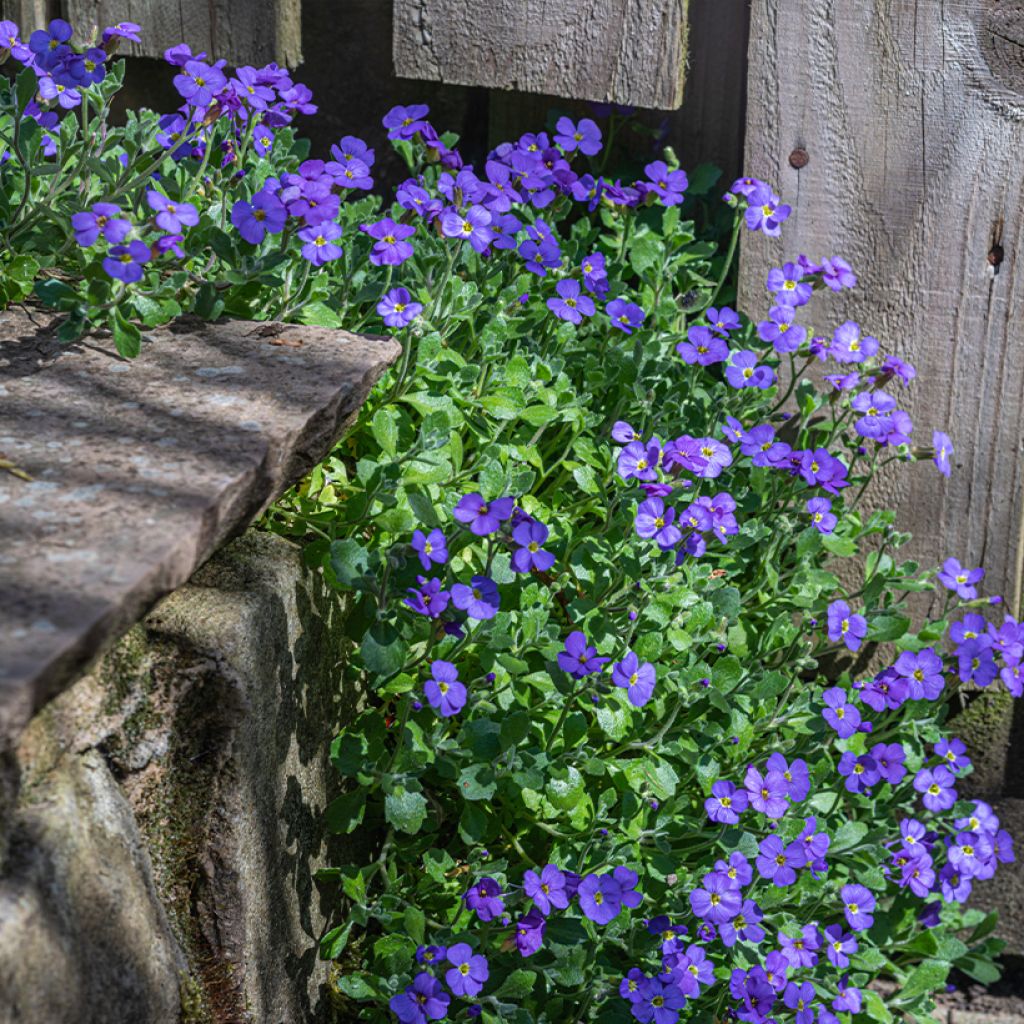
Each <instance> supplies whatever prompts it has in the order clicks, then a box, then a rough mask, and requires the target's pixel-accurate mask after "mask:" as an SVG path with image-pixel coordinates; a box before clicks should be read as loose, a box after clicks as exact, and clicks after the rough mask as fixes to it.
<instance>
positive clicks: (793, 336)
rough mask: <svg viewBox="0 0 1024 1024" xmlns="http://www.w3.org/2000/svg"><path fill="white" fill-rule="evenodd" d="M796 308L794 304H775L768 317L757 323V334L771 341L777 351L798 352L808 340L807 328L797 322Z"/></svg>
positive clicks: (762, 338) (764, 339) (763, 339)
mask: <svg viewBox="0 0 1024 1024" xmlns="http://www.w3.org/2000/svg"><path fill="white" fill-rule="evenodd" d="M795 319H796V310H795V308H794V307H793V306H775V307H774V308H773V309H772V310H771V311H770V312H769V313H768V319H767V320H762V321H761V322H760V323H759V324H758V325H757V336H758V337H759V338H760V339H761V340H762V341H770V342H771V343H772V345H773V346H774V347H775V351H776V352H781V353H787V352H796V350H797V349H798V348H800V346H801V345H802V344H803V343H804V342H805V341H806V340H807V329H806V328H805V327H801V326H800V325H799V324H795V323H794V322H793V321H794V320H795Z"/></svg>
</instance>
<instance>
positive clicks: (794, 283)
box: [767, 263, 814, 306]
mask: <svg viewBox="0 0 1024 1024" xmlns="http://www.w3.org/2000/svg"><path fill="white" fill-rule="evenodd" d="M803 277H804V275H803V271H802V270H801V268H800V267H799V266H797V264H795V263H784V264H783V265H782V266H781V267H773V268H772V269H771V270H769V271H768V282H767V286H768V291H770V292H771V293H772V295H773V296H774V297H775V301H776V302H777V303H778V304H779V305H780V306H803V305H806V304H807V303H808V302H810V300H811V296H812V295H813V294H814V288H813V287H812V286H811V285H810V284H809V283H808V282H807V281H805V280H804V279H803Z"/></svg>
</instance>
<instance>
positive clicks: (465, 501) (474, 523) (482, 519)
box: [452, 491, 515, 537]
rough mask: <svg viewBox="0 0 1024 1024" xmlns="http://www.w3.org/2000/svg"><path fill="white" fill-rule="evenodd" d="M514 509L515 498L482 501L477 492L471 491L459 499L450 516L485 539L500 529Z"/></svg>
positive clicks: (481, 496) (480, 495)
mask: <svg viewBox="0 0 1024 1024" xmlns="http://www.w3.org/2000/svg"><path fill="white" fill-rule="evenodd" d="M514 508H515V498H509V497H505V498H495V499H494V500H493V501H484V498H483V495H482V494H480V492H479V491H471V492H470V493H469V494H466V495H463V496H462V497H461V498H460V499H459V501H458V504H457V505H456V506H455V510H454V511H453V513H452V514H453V515H454V516H455V518H456V519H457V520H458V521H459V522H460V523H463V524H464V525H465V526H468V527H469V529H470V532H471V533H473V534H475V535H476V536H477V537H487V536H489V535H490V534H492V533H497V532H498V530H500V529H501V524H502V523H503V522H504V521H505V520H506V519H509V518H511V516H512V510H513V509H514Z"/></svg>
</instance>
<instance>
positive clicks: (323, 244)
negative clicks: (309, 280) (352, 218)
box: [299, 221, 342, 267]
mask: <svg viewBox="0 0 1024 1024" xmlns="http://www.w3.org/2000/svg"><path fill="white" fill-rule="evenodd" d="M340 237H341V225H340V224H335V223H334V222H333V221H326V222H324V223H322V224H316V225H310V226H309V227H305V228H303V229H302V230H301V231H300V232H299V240H300V241H302V242H303V243H305V244H304V245H303V246H302V258H303V259H305V260H308V261H309V262H310V263H312V264H313V266H314V267H322V266H323V265H324V264H325V263H330V262H331V260H336V259H338V258H339V257H340V256H341V252H342V250H341V246H340V245H335V244H334V240H335V239H336V238H340Z"/></svg>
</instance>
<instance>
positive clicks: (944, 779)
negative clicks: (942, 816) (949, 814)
mask: <svg viewBox="0 0 1024 1024" xmlns="http://www.w3.org/2000/svg"><path fill="white" fill-rule="evenodd" d="M955 782H956V778H955V777H954V775H953V773H952V772H951V771H950V770H949V769H948V768H947V767H946V766H945V765H942V764H940V765H937V766H936V767H935V768H922V769H921V770H920V771H919V772H918V773H917V775H915V776H914V789H916V790H917V791H918V793H920V794H921V802H922V803H923V804H924V805H925V807H927V808H928V810H929V811H934V812H935V813H938V812H939V811H948V810H949V809H950V807H952V806H953V804H955V803H956V789H954V783H955Z"/></svg>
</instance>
